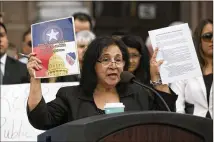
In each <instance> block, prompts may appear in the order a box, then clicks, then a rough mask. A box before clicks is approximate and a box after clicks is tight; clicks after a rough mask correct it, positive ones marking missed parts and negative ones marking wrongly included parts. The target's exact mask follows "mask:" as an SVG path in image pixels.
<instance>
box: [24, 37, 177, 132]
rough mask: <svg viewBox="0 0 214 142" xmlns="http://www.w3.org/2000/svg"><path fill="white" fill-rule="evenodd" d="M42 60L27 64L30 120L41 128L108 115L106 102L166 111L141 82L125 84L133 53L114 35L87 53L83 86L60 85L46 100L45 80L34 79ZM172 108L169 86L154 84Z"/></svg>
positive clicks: (154, 66) (153, 64)
mask: <svg viewBox="0 0 214 142" xmlns="http://www.w3.org/2000/svg"><path fill="white" fill-rule="evenodd" d="M156 54H157V50H156V51H155V52H154V54H153V57H152V58H151V61H150V75H151V80H152V81H156V80H159V79H160V76H159V71H158V66H159V65H160V64H161V63H162V61H158V62H157V61H156ZM40 63H41V61H40V60H39V59H38V58H36V55H35V54H34V53H32V54H30V59H29V62H28V64H27V67H28V71H29V73H30V75H31V82H30V93H29V98H28V102H27V112H28V119H29V121H30V123H31V124H32V125H33V126H34V127H35V128H37V129H43V130H46V129H50V128H53V127H56V126H59V125H61V124H64V123H66V122H69V121H73V120H77V119H80V118H85V117H89V116H94V115H99V114H104V105H105V104H106V103H118V102H121V103H123V104H124V105H125V111H146V110H166V108H165V106H164V105H163V103H162V102H161V101H160V99H159V98H157V97H156V96H155V95H154V94H153V93H151V92H150V91H148V90H147V89H144V88H142V87H141V86H139V85H135V84H131V83H121V82H120V74H121V72H123V71H126V70H128V66H129V56H128V51H127V48H126V46H125V44H124V43H123V42H122V41H120V40H117V39H114V38H111V37H100V38H96V39H95V40H93V41H92V42H91V44H90V45H89V47H88V49H87V51H86V52H85V55H84V61H83V66H82V73H81V80H80V85H79V86H70V87H63V88H60V89H59V91H58V92H57V94H56V98H55V99H54V100H53V101H51V102H49V103H46V102H45V100H44V98H43V96H42V90H41V80H40V79H36V78H34V75H33V72H34V70H39V69H41V66H40ZM154 88H155V89H156V91H158V92H159V93H160V94H161V96H162V97H163V99H164V100H165V102H166V103H167V105H168V106H169V108H170V109H171V110H172V111H174V110H175V101H176V99H177V96H176V95H174V93H173V92H172V91H171V89H170V88H169V87H168V86H167V85H162V84H158V85H156V86H155V87H154Z"/></svg>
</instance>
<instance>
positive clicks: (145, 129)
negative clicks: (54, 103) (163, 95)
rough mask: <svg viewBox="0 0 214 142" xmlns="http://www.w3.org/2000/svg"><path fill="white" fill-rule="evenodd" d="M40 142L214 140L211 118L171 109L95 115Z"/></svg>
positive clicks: (41, 137)
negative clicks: (166, 110)
mask: <svg viewBox="0 0 214 142" xmlns="http://www.w3.org/2000/svg"><path fill="white" fill-rule="evenodd" d="M38 141H39V142H59V141H60V142H61V141H69V142H213V120H212V119H207V118H202V117H197V116H193V115H187V114H179V113H173V112H161V111H148V112H145V111H144V112H125V113H116V114H108V115H98V116H92V117H87V118H84V119H80V120H76V121H73V122H69V123H66V124H63V125H61V126H58V127H56V128H53V129H51V130H48V131H46V132H44V133H42V134H40V135H39V136H38Z"/></svg>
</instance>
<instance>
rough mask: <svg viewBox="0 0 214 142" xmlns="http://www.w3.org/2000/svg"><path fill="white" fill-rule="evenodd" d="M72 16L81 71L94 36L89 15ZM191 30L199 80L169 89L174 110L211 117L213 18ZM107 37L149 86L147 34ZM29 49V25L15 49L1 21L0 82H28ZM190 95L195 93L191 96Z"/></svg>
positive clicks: (75, 78) (73, 77) (63, 79)
mask: <svg viewBox="0 0 214 142" xmlns="http://www.w3.org/2000/svg"><path fill="white" fill-rule="evenodd" d="M73 17H74V25H75V32H76V43H77V51H78V59H79V64H80V70H81V68H82V63H83V59H84V58H83V57H84V53H85V51H86V50H87V47H88V45H89V44H90V43H91V42H92V41H93V40H94V39H96V38H97V37H96V35H95V33H94V32H93V27H94V25H93V22H92V17H90V16H89V15H87V14H85V13H75V14H74V15H73ZM182 23H183V22H181V21H175V22H173V23H171V24H170V23H169V26H173V25H178V24H182ZM191 32H192V37H193V42H194V45H195V50H196V53H197V56H198V59H199V63H200V66H201V71H202V74H203V77H201V78H200V79H198V80H197V79H195V80H194V79H189V80H185V81H180V82H175V83H172V84H170V86H171V88H172V89H173V90H174V91H175V93H176V94H177V95H178V99H177V101H176V111H177V112H179V113H190V114H194V115H198V116H202V117H207V118H212V107H213V103H212V96H213V94H212V84H213V79H212V78H213V21H212V20H210V19H205V20H202V21H201V22H200V23H198V26H197V28H196V29H192V30H191ZM109 36H111V37H114V38H117V39H119V40H121V41H122V42H123V43H124V44H125V45H126V46H127V49H128V53H129V62H130V65H129V67H128V71H129V72H131V73H133V74H134V75H135V76H136V78H137V79H138V80H139V81H140V82H142V83H144V84H147V85H149V86H151V84H150V80H151V77H150V58H151V57H152V55H153V47H152V45H151V41H150V39H149V37H148V38H147V39H146V41H143V40H142V38H141V37H140V36H137V35H133V34H132V33H123V32H117V31H115V32H114V33H112V34H111V35H109ZM31 52H32V39H31V29H30V28H29V29H28V30H27V31H25V32H23V36H22V47H21V50H18V49H17V48H16V46H15V45H13V44H12V43H10V42H9V39H8V36H7V25H5V24H4V23H3V22H0V58H1V60H0V64H1V72H0V73H1V74H0V83H1V84H3V85H7V84H21V83H29V82H30V75H29V73H28V70H27V66H26V64H27V63H28V55H29V54H30V53H31ZM80 78H81V74H80V75H70V76H63V77H57V78H48V79H43V80H42V82H46V83H47V82H51V83H53V82H72V81H79V80H80ZM197 81H198V82H197ZM195 85H197V87H195ZM196 88H197V89H196ZM192 94H194V95H195V96H192ZM200 96H204V99H199V98H201V97H200Z"/></svg>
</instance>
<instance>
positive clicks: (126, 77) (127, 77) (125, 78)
mask: <svg viewBox="0 0 214 142" xmlns="http://www.w3.org/2000/svg"><path fill="white" fill-rule="evenodd" d="M120 82H122V83H129V82H131V83H135V84H138V85H140V86H141V87H144V88H147V89H149V90H150V91H152V92H153V93H155V95H156V96H158V97H159V98H160V100H161V101H162V102H163V104H164V106H165V107H166V109H167V111H169V112H171V110H170V109H169V106H168V105H167V103H166V102H165V100H164V99H163V97H162V96H161V95H160V94H159V93H158V92H157V91H156V90H154V89H153V88H151V87H149V86H147V85H145V84H142V83H140V82H138V81H137V80H136V79H135V76H134V75H133V74H132V73H130V72H128V71H123V72H122V73H121V74H120Z"/></svg>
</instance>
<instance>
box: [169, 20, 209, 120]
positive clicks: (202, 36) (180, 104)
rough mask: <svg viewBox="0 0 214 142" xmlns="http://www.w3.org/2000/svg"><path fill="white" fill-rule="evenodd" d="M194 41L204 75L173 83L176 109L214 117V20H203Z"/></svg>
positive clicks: (195, 33) (194, 35) (181, 111)
mask: <svg viewBox="0 0 214 142" xmlns="http://www.w3.org/2000/svg"><path fill="white" fill-rule="evenodd" d="M193 41H194V45H195V49H196V53H197V56H198V60H199V63H200V66H201V71H202V74H203V76H200V77H196V78H192V79H188V80H183V81H178V82H175V83H172V84H171V88H172V89H173V91H174V92H175V93H176V94H178V100H177V101H176V111H177V112H179V113H190V114H193V115H197V116H201V117H207V118H213V85H212V84H213V21H212V20H209V19H206V20H202V21H201V22H200V23H199V24H198V26H197V28H196V29H195V32H194V34H193Z"/></svg>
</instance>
